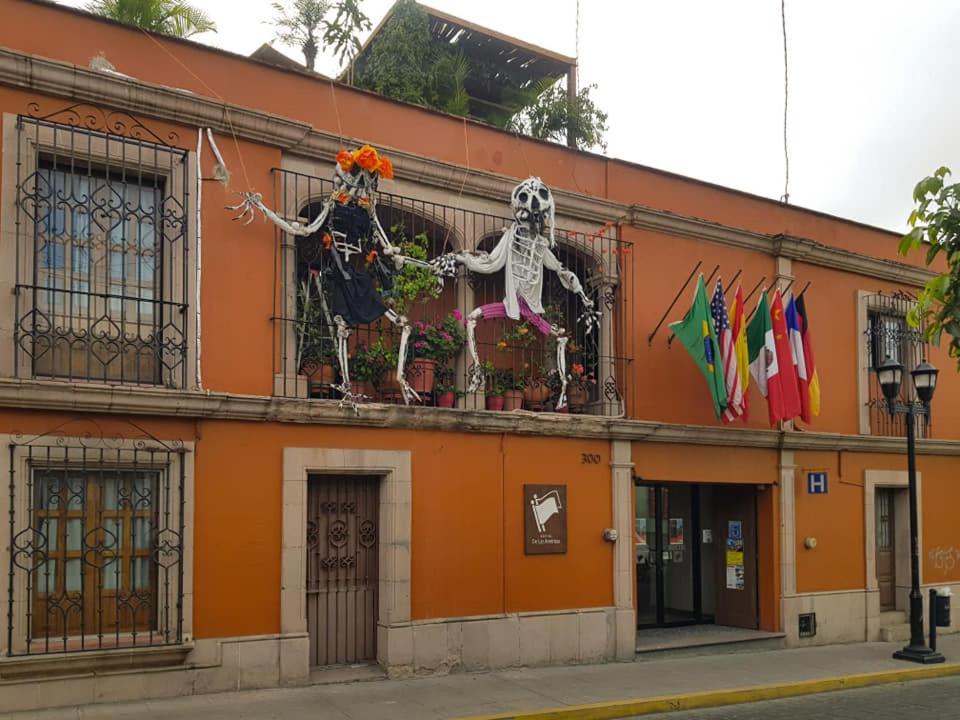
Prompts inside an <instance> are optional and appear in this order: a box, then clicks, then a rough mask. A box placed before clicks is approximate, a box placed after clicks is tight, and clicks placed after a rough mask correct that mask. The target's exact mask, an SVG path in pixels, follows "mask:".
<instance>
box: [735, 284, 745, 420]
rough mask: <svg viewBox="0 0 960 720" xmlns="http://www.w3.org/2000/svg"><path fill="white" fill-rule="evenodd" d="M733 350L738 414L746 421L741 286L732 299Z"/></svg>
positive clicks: (743, 320)
mask: <svg viewBox="0 0 960 720" xmlns="http://www.w3.org/2000/svg"><path fill="white" fill-rule="evenodd" d="M731 314H732V315H733V331H732V332H733V352H734V354H735V355H736V358H737V373H738V374H739V375H740V392H741V395H742V398H743V400H742V402H741V404H740V416H741V417H742V418H743V421H744V422H746V421H747V419H748V418H749V416H750V404H749V402H748V398H749V395H747V386H748V385H749V383H750V354H749V352H748V351H747V322H746V318H745V317H744V316H743V286H740V287H738V288H737V294H736V297H734V299H733V312H732V313H731Z"/></svg>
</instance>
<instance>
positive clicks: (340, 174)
mask: <svg viewBox="0 0 960 720" xmlns="http://www.w3.org/2000/svg"><path fill="white" fill-rule="evenodd" d="M379 184H380V176H379V175H378V174H377V172H376V171H373V172H371V171H369V170H364V169H363V168H361V167H360V165H359V164H357V163H354V164H353V166H352V167H351V168H350V169H349V170H344V169H343V168H342V167H341V166H340V164H339V163H338V164H337V165H336V166H335V168H334V175H333V187H334V189H335V190H337V191H338V192H343V193H346V194H347V195H349V196H350V198H352V199H354V200H357V201H360V200H366V201H370V200H372V199H373V195H374V193H375V192H377V188H378V187H379Z"/></svg>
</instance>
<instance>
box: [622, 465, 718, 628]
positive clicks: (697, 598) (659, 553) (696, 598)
mask: <svg viewBox="0 0 960 720" xmlns="http://www.w3.org/2000/svg"><path fill="white" fill-rule="evenodd" d="M633 485H634V492H636V491H637V490H639V489H641V488H653V490H654V493H653V497H654V524H655V528H654V533H653V536H654V538H655V547H654V553H653V554H654V567H655V570H654V581H655V582H656V585H657V588H656V598H657V607H656V621H655V622H654V623H640V621H639V613H638V615H637V628H639V629H646V628H657V627H683V626H688V625H699V624H702V623H711V622H713V617H712V616H705V615H704V614H703V577H702V572H701V571H702V565H701V549H700V535H701V524H700V485H701V484H700V483H682V482H658V481H656V480H643V479H641V478H638V477H634V479H633ZM681 486H682V487H689V488H690V531H691V532H690V537H691V570H690V572H691V575H692V578H691V580H692V582H693V588H692V590H693V619H692V620H674V621H671V622H667V621H666V619H665V615H666V613H665V607H664V606H665V599H664V596H665V583H664V570H665V567H666V566H665V564H664V562H663V552H664V547H663V545H662V542H663V521H664V517H663V507H662V504H663V503H661V502H660V497H661V491H662V490H666V491H667V493H668V494H669V492H670V488H671V487H681ZM636 512H637V510H636V504H634V509H633V513H634V522H636ZM647 537H648V539H649V537H650V533H649V531H648V533H647ZM634 566H636V555H634ZM638 590H639V577H636V576H635V581H634V592H635V593H637V592H638Z"/></svg>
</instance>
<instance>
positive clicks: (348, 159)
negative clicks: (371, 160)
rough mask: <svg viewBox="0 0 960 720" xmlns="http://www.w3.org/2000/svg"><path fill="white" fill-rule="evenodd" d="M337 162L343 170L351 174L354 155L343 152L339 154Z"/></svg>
mask: <svg viewBox="0 0 960 720" xmlns="http://www.w3.org/2000/svg"><path fill="white" fill-rule="evenodd" d="M337 162H338V163H339V164H340V169H341V170H343V171H344V172H349V171H350V168H352V167H353V155H351V154H350V153H349V152H347V151H346V150H341V151H340V152H338V153H337Z"/></svg>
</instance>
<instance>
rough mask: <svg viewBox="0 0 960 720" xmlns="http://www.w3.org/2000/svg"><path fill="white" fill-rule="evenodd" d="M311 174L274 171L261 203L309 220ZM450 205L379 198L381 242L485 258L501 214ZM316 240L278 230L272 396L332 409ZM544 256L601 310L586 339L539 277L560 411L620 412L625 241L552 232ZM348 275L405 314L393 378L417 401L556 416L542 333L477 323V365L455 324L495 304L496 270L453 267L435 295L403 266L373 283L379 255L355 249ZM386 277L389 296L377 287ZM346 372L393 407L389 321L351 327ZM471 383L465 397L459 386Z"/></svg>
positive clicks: (550, 279)
mask: <svg viewBox="0 0 960 720" xmlns="http://www.w3.org/2000/svg"><path fill="white" fill-rule="evenodd" d="M332 189H333V187H332V183H331V182H330V181H328V180H326V179H323V178H316V177H311V176H308V175H304V174H300V173H295V172H290V171H285V170H277V169H275V170H274V197H273V200H272V206H273V207H274V208H275V209H276V210H277V212H278V213H279V214H281V215H282V216H283V217H284V218H285V219H287V220H288V221H294V220H296V221H299V222H309V221H311V220H313V219H314V218H315V217H317V215H318V213H319V212H320V209H321V207H322V204H323V202H324V200H325V199H326V198H328V197H329V195H330V193H331V192H332ZM461 200H462V198H457V199H456V205H445V204H440V203H436V202H429V201H425V200H421V199H415V198H412V197H404V196H400V195H394V194H390V193H385V192H381V193H379V196H378V199H377V215H378V217H379V219H380V223H381V225H382V226H383V228H384V229H385V231H386V232H387V234H388V236H389V237H390V240H391V242H392V243H393V244H394V245H396V246H399V247H401V248H402V250H403V252H404V254H406V255H408V256H413V257H417V256H419V257H420V258H421V259H432V258H435V257H438V256H440V255H442V254H444V253H448V252H454V251H456V252H476V251H489V250H491V249H492V248H493V247H494V246H495V244H496V243H497V241H498V240H499V239H500V237H501V235H502V234H503V231H504V229H505V228H506V227H508V226H509V225H510V224H511V222H512V219H511V218H509V217H506V216H498V215H492V214H488V213H484V212H480V211H477V210H474V209H469V208H466V207H463V205H466V204H467V201H464V202H462V203H461ZM329 243H330V238H327V239H326V244H325V238H324V237H323V236H322V233H317V234H315V235H312V236H309V237H298V236H294V235H291V234H289V233H286V232H284V231H282V230H280V229H278V230H277V235H276V274H275V288H276V293H275V306H274V315H273V322H274V348H273V360H274V394H275V395H277V396H281V397H301V398H306V397H310V398H315V399H317V400H318V401H338V400H339V399H341V397H342V394H341V392H339V391H338V390H337V388H336V386H337V385H338V384H340V382H341V380H342V378H341V377H340V375H341V373H340V371H339V369H338V361H337V351H336V338H337V325H336V323H335V320H334V316H335V313H334V308H333V306H334V305H335V304H336V300H335V299H334V298H333V297H332V295H331V292H332V291H331V290H330V287H331V285H330V279H331V275H332V274H333V273H334V272H335V271H337V268H335V267H334V262H335V261H334V260H333V259H332V256H331V253H330V252H326V250H329ZM556 243H557V245H556V248H555V249H554V254H555V255H556V257H557V259H558V260H559V261H560V262H561V263H562V264H563V266H564V267H566V268H567V269H569V270H571V271H572V272H573V273H574V274H576V276H577V277H578V278H579V279H580V281H581V283H582V285H583V288H584V293H585V294H586V295H587V296H588V297H589V298H590V299H591V300H592V302H593V303H594V306H595V307H596V308H597V309H599V310H600V311H601V313H602V314H601V317H600V321H599V325H598V326H597V328H596V329H595V330H594V331H593V332H587V326H586V324H585V323H584V322H582V321H581V318H582V315H583V312H584V306H583V303H582V301H581V299H580V298H579V297H578V296H577V295H575V294H574V293H571V292H569V291H568V290H566V289H565V288H564V287H563V286H562V285H561V282H560V280H559V278H558V276H557V274H556V273H554V272H551V271H549V270H544V279H543V291H542V302H543V309H544V313H543V315H542V318H543V320H544V321H546V323H547V324H549V325H550V326H552V328H553V330H556V329H561V332H560V333H559V336H560V338H562V337H565V338H566V352H565V359H566V371H567V372H566V375H567V378H568V388H567V390H568V397H569V402H568V407H567V408H563V409H562V410H561V411H562V412H572V413H583V414H593V415H607V416H611V415H619V414H622V413H624V412H625V410H626V407H625V404H626V398H627V397H628V396H629V395H628V391H627V390H628V388H627V383H628V380H629V377H630V364H631V360H632V349H633V339H632V333H631V327H632V324H631V321H630V320H631V316H632V312H633V308H632V298H633V292H632V286H633V272H632V267H631V261H632V257H631V252H632V246H631V244H630V243H625V242H623V241H621V240H620V239H619V238H618V237H617V229H616V228H615V227H609V226H608V227H605V228H602V229H598V231H597V232H583V231H573V230H564V229H561V228H558V229H557V231H556ZM348 259H349V260H350V261H351V263H352V265H351V267H354V268H360V270H361V272H365V271H369V273H370V275H372V276H374V277H375V278H377V279H376V280H375V287H376V291H377V293H378V295H379V297H380V298H381V299H382V301H383V304H384V305H385V306H386V307H387V308H388V309H392V310H393V311H395V312H396V313H397V314H398V315H403V316H405V317H406V318H408V319H409V322H410V326H411V336H410V340H409V344H408V352H407V359H406V362H405V364H404V377H405V378H406V379H407V381H408V382H409V384H410V385H411V386H412V387H413V389H414V390H415V391H416V392H417V393H418V395H419V398H420V399H419V401H417V402H418V403H419V404H422V405H426V406H438V407H454V408H467V409H480V410H482V409H489V410H519V409H525V410H529V411H534V412H550V411H555V410H556V407H557V400H558V396H559V392H560V385H561V383H560V378H561V376H560V371H559V368H558V360H559V355H558V342H559V343H561V344H562V343H563V340H562V339H560V338H558V335H557V333H556V332H548V333H546V334H545V333H544V331H547V330H548V327H547V325H546V324H545V323H544V322H542V321H541V320H539V319H537V318H534V317H531V318H528V319H522V320H519V321H518V320H511V319H509V318H501V319H483V320H481V321H479V323H478V325H477V330H476V347H477V355H478V357H479V359H480V364H479V366H478V365H477V364H476V363H475V362H473V360H472V357H471V355H470V353H469V352H468V349H467V345H466V343H465V335H466V332H465V330H466V328H465V325H466V320H465V318H467V316H468V315H469V314H470V312H471V311H472V310H474V308H477V307H480V306H484V305H487V304H494V303H502V301H503V299H504V296H505V290H504V273H503V271H502V270H501V271H500V272H498V273H496V274H492V275H481V274H477V273H473V272H469V271H467V270H465V269H464V268H463V267H462V266H458V271H457V272H458V274H457V276H456V277H455V278H447V279H446V280H445V281H444V283H443V286H442V287H438V286H437V284H436V281H435V278H434V276H433V275H432V273H431V272H430V271H429V270H427V269H424V268H421V267H414V266H407V267H405V268H404V269H403V270H401V271H397V272H394V273H393V277H392V278H389V277H387V278H386V279H384V277H385V275H387V274H388V273H387V272H385V269H386V270H387V271H389V268H387V267H386V265H385V264H382V258H380V257H377V256H376V255H373V256H371V255H370V254H369V253H367V255H364V254H363V253H356V254H355V255H354V256H353V257H349V258H348ZM391 281H392V287H389V286H390V284H391ZM349 330H350V335H349V340H348V343H347V347H348V356H349V360H348V367H349V373H350V379H351V385H352V389H353V391H354V392H358V393H360V394H362V395H363V396H365V398H366V401H368V402H381V403H403V402H404V401H403V396H402V393H401V389H400V385H399V383H398V382H397V380H396V367H397V355H398V351H399V348H400V335H401V329H400V327H399V326H398V325H397V324H396V323H393V322H391V321H390V320H389V319H388V318H387V317H380V318H379V319H377V320H374V321H373V322H370V323H366V324H359V325H356V326H352V327H350V329H349ZM475 373H476V374H479V375H480V376H481V377H482V382H481V386H480V388H479V389H478V390H477V391H474V392H470V391H469V387H470V381H471V378H473V377H474V376H475Z"/></svg>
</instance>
